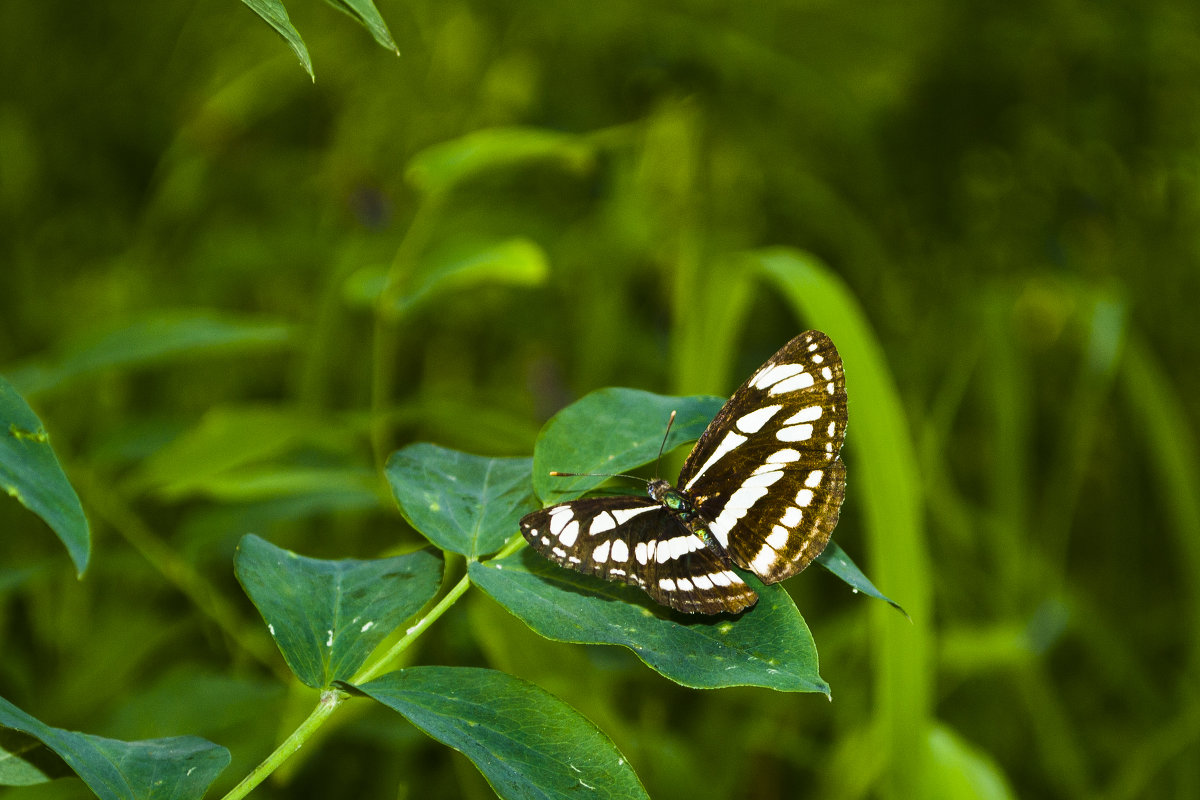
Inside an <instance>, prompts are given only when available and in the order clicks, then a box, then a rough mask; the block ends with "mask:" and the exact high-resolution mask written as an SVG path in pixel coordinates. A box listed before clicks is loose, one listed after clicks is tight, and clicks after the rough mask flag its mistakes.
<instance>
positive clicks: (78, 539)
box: [0, 377, 92, 575]
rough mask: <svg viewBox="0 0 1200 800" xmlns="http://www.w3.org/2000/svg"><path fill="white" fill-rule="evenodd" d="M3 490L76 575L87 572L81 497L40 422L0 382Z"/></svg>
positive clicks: (87, 548)
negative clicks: (47, 531)
mask: <svg viewBox="0 0 1200 800" xmlns="http://www.w3.org/2000/svg"><path fill="white" fill-rule="evenodd" d="M0 489H3V490H4V491H5V492H7V493H8V494H10V495H12V496H13V497H15V498H17V500H19V501H20V502H21V505H23V506H25V507H26V508H28V509H29V510H30V511H32V512H33V513H35V514H37V515H38V516H39V517H41V518H42V519H43V520H45V521H46V524H47V525H49V526H50V527H51V528H52V529H53V530H54V532H55V533H56V534H58V538H59V539H60V540H61V541H62V543H63V544H64V545H66V547H67V552H68V553H70V555H71V560H72V561H73V562H75V571H76V572H77V573H78V574H80V575H82V574H83V571H84V570H85V569H87V564H88V556H89V555H90V553H91V548H92V540H91V534H90V532H89V530H88V521H87V517H85V516H84V515H83V506H82V505H81V504H80V502H79V496H78V495H76V494H75V490H74V489H73V488H71V484H70V482H69V481H68V480H67V476H66V474H65V473H64V472H63V469H62V465H60V464H59V463H58V458H57V457H56V456H55V455H54V451H53V450H52V449H51V448H50V437H49V436H48V435H47V434H46V430H45V428H43V427H42V421H41V420H40V419H38V417H37V415H36V414H34V413H33V409H31V408H30V407H29V404H28V403H26V402H25V399H24V398H23V397H21V395H19V394H17V391H16V390H15V389H14V388H13V387H12V385H11V384H9V382H8V381H6V380H5V379H4V378H3V377H0Z"/></svg>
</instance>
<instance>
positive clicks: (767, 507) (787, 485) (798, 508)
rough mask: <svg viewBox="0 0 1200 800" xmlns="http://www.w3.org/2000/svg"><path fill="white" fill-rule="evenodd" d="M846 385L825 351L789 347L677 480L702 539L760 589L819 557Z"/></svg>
mask: <svg viewBox="0 0 1200 800" xmlns="http://www.w3.org/2000/svg"><path fill="white" fill-rule="evenodd" d="M845 434H846V383H845V375H844V372H843V369H842V360H841V358H840V357H839V356H838V352H837V349H836V348H835V347H834V346H833V342H832V341H831V340H830V339H829V337H828V336H826V335H825V334H823V333H820V332H819V331H808V332H806V333H802V334H800V335H799V336H797V337H796V338H795V339H792V340H791V341H790V342H788V343H787V344H786V345H784V346H783V347H782V348H780V350H779V352H777V353H776V354H775V355H773V356H772V357H771V358H770V359H769V360H768V361H767V363H766V364H764V365H763V366H762V367H761V368H759V369H758V371H756V372H755V373H754V374H753V375H751V376H750V378H749V379H748V380H747V381H746V382H745V383H744V384H742V386H741V387H740V388H739V389H738V390H737V391H736V392H734V394H733V397H731V398H730V399H729V402H728V403H726V404H725V406H724V407H723V408H722V409H721V411H720V412H719V413H718V414H717V416H716V418H715V419H714V420H713V422H712V424H711V425H709V427H708V428H707V430H705V432H704V435H703V436H701V438H700V441H699V442H697V443H696V447H695V448H694V449H693V450H692V452H691V454H690V455H689V456H688V458H687V461H686V462H685V463H684V466H683V470H682V471H681V473H680V476H679V488H680V489H681V490H682V491H684V492H685V493H687V494H688V496H689V497H690V498H691V499H692V501H693V503H694V504H695V505H696V507H697V509H698V510H699V512H700V514H701V516H702V517H703V518H704V519H705V520H707V521H708V523H709V525H708V528H709V531H710V532H711V533H712V535H713V536H714V537H715V538H716V540H717V542H718V543H719V544H720V545H721V546H722V547H723V548H725V550H726V551H727V552H728V554H729V557H730V558H731V559H732V560H733V561H734V563H736V564H737V565H738V566H740V567H743V568H745V569H748V570H750V571H752V572H754V573H755V574H756V575H758V576H759V577H760V578H762V579H763V581H764V582H765V583H775V582H777V581H780V580H783V579H784V578H787V577H789V576H790V575H794V574H795V573H797V572H799V571H800V570H802V569H804V568H805V567H806V566H808V565H809V563H811V562H812V560H813V559H814V558H816V557H817V556H818V555H820V554H821V551H822V550H824V549H825V545H826V544H827V543H828V541H829V535H830V533H832V531H833V527H834V525H836V524H837V519H838V513H839V511H840V509H841V505H842V498H843V496H844V494H845V476H846V470H845V466H844V465H843V464H842V462H841V460H840V452H841V448H842V441H843V440H844V438H845Z"/></svg>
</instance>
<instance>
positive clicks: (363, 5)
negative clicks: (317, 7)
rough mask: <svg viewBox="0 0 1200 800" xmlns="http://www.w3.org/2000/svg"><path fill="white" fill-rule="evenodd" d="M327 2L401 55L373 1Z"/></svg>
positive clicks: (342, 0)
mask: <svg viewBox="0 0 1200 800" xmlns="http://www.w3.org/2000/svg"><path fill="white" fill-rule="evenodd" d="M326 2H327V3H329V5H331V6H333V7H334V8H336V9H338V10H339V11H344V12H346V13H347V14H349V15H350V16H351V17H353V18H354V19H356V20H358V21H359V22H361V23H362V25H363V27H364V28H366V29H367V30H368V31H370V32H371V36H372V37H374V39H375V41H376V42H378V43H379V44H380V45H382V46H383V47H386V48H387V49H388V50H391V51H392V52H393V53H395V54H396V55H400V49H399V48H398V47H396V43H395V42H394V41H392V34H391V31H389V30H388V26H387V23H386V22H384V21H383V17H382V16H380V14H379V9H377V8H375V4H374V3H372V2H371V0H326Z"/></svg>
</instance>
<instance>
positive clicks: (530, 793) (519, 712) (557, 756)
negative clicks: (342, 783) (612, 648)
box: [358, 667, 648, 800]
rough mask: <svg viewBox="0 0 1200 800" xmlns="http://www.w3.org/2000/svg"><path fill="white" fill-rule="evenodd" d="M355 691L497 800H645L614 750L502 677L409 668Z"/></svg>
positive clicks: (545, 698) (542, 694) (533, 691)
mask: <svg viewBox="0 0 1200 800" xmlns="http://www.w3.org/2000/svg"><path fill="white" fill-rule="evenodd" d="M358 689H360V690H361V691H362V692H363V693H365V694H367V695H369V696H370V697H372V698H374V699H375V700H377V701H379V702H380V703H383V704H384V705H385V706H387V707H388V708H391V709H393V710H394V711H397V712H399V713H400V714H402V715H404V717H406V718H407V719H408V720H409V721H410V722H412V723H413V724H414V725H416V726H417V727H418V728H420V729H421V730H423V731H425V733H427V734H429V735H430V736H431V737H433V738H434V739H436V740H438V741H439V742H441V743H443V744H445V745H447V746H449V747H452V748H454V749H455V750H458V751H459V752H460V753H463V754H464V755H465V756H466V757H467V758H469V759H471V761H472V762H473V763H474V764H475V766H476V767H478V768H479V771H480V772H482V773H483V776H484V777H485V778H487V781H488V783H490V784H491V786H492V788H493V789H494V790H495V791H496V794H497V795H499V796H500V797H501V798H504V799H505V800H524V798H530V800H533V799H534V798H536V799H537V800H552V798H562V800H578V798H581V797H598V798H612V799H613V800H619V799H620V798H629V800H633V799H634V798H647V797H648V795H647V794H646V790H645V789H644V788H643V787H642V784H641V782H640V781H639V780H638V778H637V775H635V774H634V772H633V770H632V768H630V766H629V763H628V762H627V761H626V760H625V757H624V756H622V755H621V753H620V751H619V750H617V748H616V745H614V744H613V743H612V741H611V740H610V739H609V738H608V737H607V736H605V735H604V734H603V733H602V732H601V731H599V730H598V729H597V728H596V727H595V726H594V725H592V723H591V722H589V721H588V720H587V719H586V718H585V717H583V715H581V714H580V713H579V712H578V711H576V710H575V709H573V708H571V707H570V706H568V705H567V704H566V703H564V702H562V701H561V700H559V699H558V698H556V697H554V696H553V695H552V694H550V693H548V692H546V691H545V690H544V689H541V688H540V687H538V686H536V685H534V684H532V683H529V682H527V681H523V680H521V679H519V678H514V677H512V676H511V675H506V674H505V673H503V672H497V671H495V670H490V669H479V668H474V667H411V668H409V669H404V670H400V671H398V672H393V673H390V674H388V675H384V676H383V677H382V678H379V679H378V680H374V681H371V682H370V683H368V684H365V685H363V686H360V687H358Z"/></svg>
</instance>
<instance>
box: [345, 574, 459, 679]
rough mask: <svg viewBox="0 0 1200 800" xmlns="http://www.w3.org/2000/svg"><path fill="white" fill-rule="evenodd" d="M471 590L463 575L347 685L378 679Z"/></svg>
mask: <svg viewBox="0 0 1200 800" xmlns="http://www.w3.org/2000/svg"><path fill="white" fill-rule="evenodd" d="M469 588H471V578H470V576H468V575H463V576H462V578H461V579H460V580H459V582H458V583H456V584H455V585H454V588H453V589H451V590H450V591H449V592H447V593H446V596H445V597H443V598H442V599H441V600H440V601H439V602H438V604H437V605H436V606H434V607H433V608H431V609H430V610H429V613H428V614H426V615H425V616H423V617H421V619H420V620H419V621H418V622H417V624H416V625H413V626H412V627H411V628H409V629H408V633H406V634H405V635H404V637H403V638H402V639H401V640H400V641H398V642H396V644H394V645H393V646H392V647H391V649H390V650H388V651H387V652H386V653H385V654H384V655H383V656H382V657H380V658H379V659H378V660H376V661H375V663H373V664H368V665H366V666H365V667H363V669H362V671H361V672H359V673H358V674H357V675H355V676H354V677H353V678H351V679H350V681H349V683H352V684H355V685H358V684H360V683H366V682H367V681H369V680H372V679H374V678H377V677H379V675H380V673H382V672H383V671H384V670H386V669H387V668H388V667H389V666H390V665H391V664H392V663H393V662H394V661H395V660H396V659H397V658H398V657H399V656H400V654H401V653H403V652H404V651H405V650H407V649H408V646H409V645H410V644H412V643H413V641H415V640H416V638H417V637H418V636H420V635H421V634H422V633H424V632H425V630H426V628H428V627H429V626H430V625H432V624H433V623H434V622H436V621H437V619H438V617H440V616H442V614H445V613H446V611H447V610H448V609H449V608H450V606H452V605H454V604H455V603H457V602H458V598H460V597H462V596H463V594H464V593H465V592H466V591H467V589H469Z"/></svg>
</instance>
